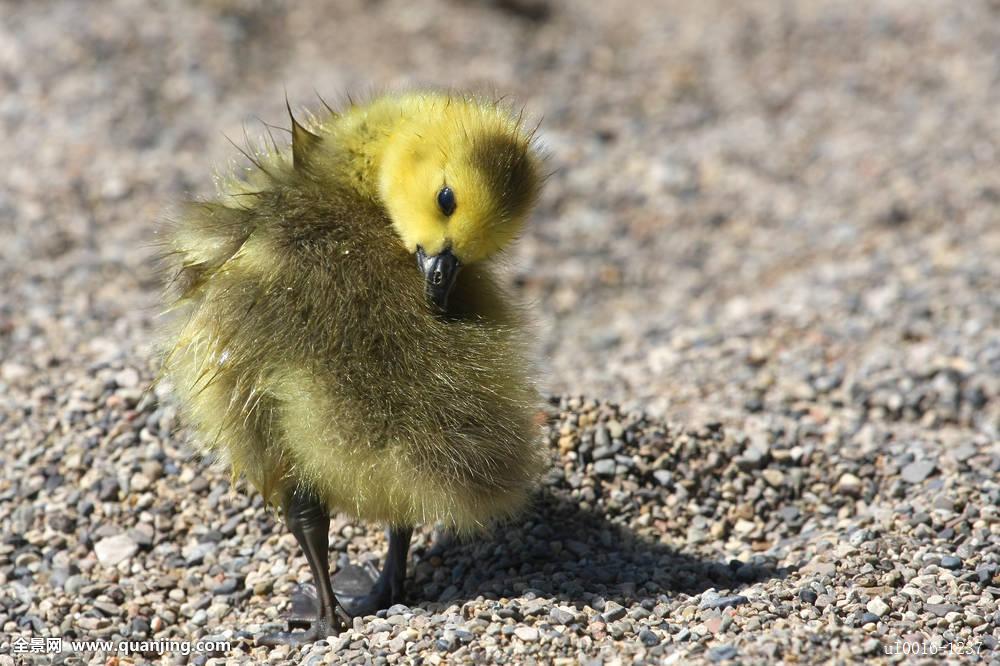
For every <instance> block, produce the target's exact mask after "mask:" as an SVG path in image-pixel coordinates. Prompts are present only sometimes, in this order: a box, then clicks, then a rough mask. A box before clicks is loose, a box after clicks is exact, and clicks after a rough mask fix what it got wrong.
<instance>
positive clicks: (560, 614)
mask: <svg viewBox="0 0 1000 666" xmlns="http://www.w3.org/2000/svg"><path fill="white" fill-rule="evenodd" d="M549 617H550V618H552V621H553V622H555V623H556V624H563V625H569V624H573V623H574V622H576V619H577V616H576V612H575V611H574V610H573V609H571V608H567V607H565V606H556V607H555V608H553V609H552V610H551V611H549Z"/></svg>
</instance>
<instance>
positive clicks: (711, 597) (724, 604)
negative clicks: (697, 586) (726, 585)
mask: <svg viewBox="0 0 1000 666" xmlns="http://www.w3.org/2000/svg"><path fill="white" fill-rule="evenodd" d="M748 601H749V600H748V599H747V598H746V597H745V596H743V595H742V594H733V595H729V596H720V595H719V594H717V593H714V592H712V593H709V592H705V593H704V594H702V597H701V602H700V603H699V604H698V607H699V608H715V609H719V610H721V609H723V608H730V607H733V606H739V605H741V604H745V603H747V602H748Z"/></svg>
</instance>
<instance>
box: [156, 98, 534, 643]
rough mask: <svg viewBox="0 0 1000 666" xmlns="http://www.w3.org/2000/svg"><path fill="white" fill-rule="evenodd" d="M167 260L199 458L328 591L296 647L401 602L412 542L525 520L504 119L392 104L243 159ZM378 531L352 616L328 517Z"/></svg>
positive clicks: (527, 148)
mask: <svg viewBox="0 0 1000 666" xmlns="http://www.w3.org/2000/svg"><path fill="white" fill-rule="evenodd" d="M248 157H250V158H251V160H252V161H253V162H254V168H253V169H250V170H249V171H248V173H247V174H246V175H245V177H244V178H243V179H235V178H227V179H224V180H223V181H222V183H221V187H220V192H219V195H218V197H217V199H216V200H214V201H206V202H199V203H192V204H189V205H187V206H186V208H185V209H184V211H183V213H182V214H181V215H180V217H179V219H178V220H177V222H176V224H175V225H174V226H173V228H172V229H170V231H169V234H168V238H167V240H166V243H167V244H168V246H169V252H168V260H169V263H170V265H171V267H172V269H173V270H172V277H173V280H172V284H173V285H175V292H176V293H175V296H176V298H175V301H174V307H175V308H178V309H180V310H182V311H183V312H184V313H185V315H186V316H185V317H183V318H181V319H180V321H179V322H178V325H177V326H176V328H175V329H173V330H171V331H170V333H169V335H170V344H169V345H168V349H169V351H168V353H167V354H166V356H165V358H164V363H163V370H164V374H165V375H166V376H168V377H170V379H171V380H172V384H173V386H174V390H175V393H176V396H177V398H178V401H179V403H180V405H181V407H182V411H183V415H184V417H185V419H186V421H187V423H188V424H189V426H190V427H191V428H192V430H193V431H194V434H195V439H196V440H197V441H198V442H199V443H200V444H201V445H202V446H203V447H204V448H205V449H206V450H207V451H209V452H211V453H214V454H217V455H218V456H219V457H220V458H222V459H223V460H225V461H228V463H229V464H230V465H231V467H232V470H233V474H234V476H238V475H242V476H244V477H245V478H247V479H248V480H249V481H250V482H251V483H252V484H253V486H254V487H256V488H257V489H258V490H259V491H260V492H261V493H263V495H264V496H265V497H266V499H267V500H268V501H269V502H271V503H273V504H276V505H278V506H280V507H281V508H282V510H283V512H284V515H285V519H286V522H287V524H288V526H289V528H290V530H291V531H292V533H293V534H294V535H295V537H296V539H297V540H298V542H299V544H300V546H301V547H302V549H303V551H304V552H305V555H306V558H307V559H308V562H309V565H310V568H311V571H312V574H313V577H314V579H315V581H316V588H317V591H318V602H319V608H318V613H317V616H316V618H315V619H314V620H313V621H312V623H311V624H310V625H309V627H308V628H307V629H306V630H305V631H303V632H294V633H293V632H288V633H284V632H283V633H278V634H275V635H271V636H267V637H264V638H263V639H262V642H264V643H267V644H275V643H301V642H306V641H313V640H317V639H321V638H323V637H325V636H327V635H328V634H331V633H336V632H337V631H339V630H340V629H341V628H342V627H343V626H344V618H345V617H346V616H347V615H348V614H350V615H359V614H368V613H372V612H374V611H375V610H376V609H378V608H383V607H387V606H389V605H391V604H393V603H397V602H398V601H400V599H401V595H402V589H403V580H404V577H405V571H406V558H407V552H408V549H409V542H410V536H411V532H412V528H413V526H414V525H416V524H419V523H433V522H442V523H444V524H446V525H447V526H449V527H451V528H453V529H455V530H458V531H472V530H476V529H481V528H483V527H484V526H486V525H488V524H489V523H490V521H493V520H495V519H498V518H503V517H507V516H510V515H512V514H513V513H514V512H516V511H517V510H518V509H519V508H520V507H521V506H522V505H523V504H524V503H525V501H526V499H527V497H528V495H529V493H530V491H531V488H532V486H533V484H534V483H535V482H536V480H537V478H538V476H539V473H540V471H541V470H542V469H543V468H544V460H545V456H544V455H543V453H542V450H541V448H540V443H539V431H538V427H537V425H536V424H535V422H534V415H535V414H536V411H537V408H538V405H539V400H538V396H537V393H536V391H535V389H534V387H533V384H532V381H531V376H532V370H531V366H530V362H529V360H528V357H529V354H528V352H527V350H526V345H527V343H528V341H527V339H526V338H527V337H528V336H527V333H526V332H525V328H524V325H523V322H522V316H521V313H520V311H519V309H518V308H517V307H516V306H515V305H513V304H512V301H511V299H510V297H509V296H508V295H507V294H506V293H505V292H504V289H503V288H502V287H501V285H500V284H499V283H498V282H497V280H496V279H495V278H494V276H493V272H492V270H491V266H490V264H491V262H490V259H491V258H493V257H495V256H496V255H497V253H498V252H499V251H501V250H503V249H504V248H505V247H507V246H508V245H509V244H510V243H511V241H512V240H513V239H515V238H516V237H517V235H518V233H519V232H520V231H521V229H522V227H523V225H524V222H525V219H526V217H527V216H528V213H529V212H530V210H531V208H532V206H533V204H534V202H535V200H536V199H537V196H538V194H539V189H540V187H541V182H542V177H541V175H540V167H539V159H538V157H537V155H536V152H535V150H534V149H533V145H532V140H531V137H530V135H529V134H528V133H526V132H525V131H524V130H523V128H522V127H521V125H520V123H519V122H518V120H517V119H516V118H514V117H512V115H511V114H510V113H509V112H508V110H507V109H505V108H504V107H503V106H501V105H499V104H496V103H493V102H489V101H485V100H482V99H479V98H476V97H469V96H464V95H453V94H444V93H411V94H401V95H386V96H382V97H378V98H375V99H373V100H372V101H370V102H369V103H367V104H364V105H352V106H350V107H349V108H348V109H346V110H344V111H343V112H340V113H337V112H333V111H330V113H329V114H328V115H324V116H322V117H319V118H316V119H314V120H313V121H311V122H310V124H309V127H308V128H306V127H303V126H302V125H300V124H299V123H298V122H296V121H295V118H294V117H293V118H292V145H291V148H290V150H280V149H278V148H277V147H276V146H275V147H272V149H270V150H260V151H257V152H256V153H255V154H254V155H248ZM333 511H336V512H344V513H346V514H349V515H351V516H354V517H355V518H357V519H358V520H365V521H372V522H378V523H383V524H386V525H387V526H388V527H389V535H390V538H389V553H388V556H387V558H386V563H385V566H384V568H383V570H382V572H381V575H380V576H379V579H378V580H377V581H376V582H375V584H374V586H373V587H372V590H371V592H370V593H369V594H368V595H367V596H364V597H362V598H360V599H356V600H355V603H353V604H347V608H346V609H345V607H344V605H342V604H341V601H340V600H338V599H337V597H336V595H335V594H334V592H333V588H332V585H331V581H330V574H329V563H328V549H329V545H328V543H329V542H328V536H327V532H328V528H329V515H330V513H331V512H333Z"/></svg>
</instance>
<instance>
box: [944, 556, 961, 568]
mask: <svg viewBox="0 0 1000 666" xmlns="http://www.w3.org/2000/svg"><path fill="white" fill-rule="evenodd" d="M941 568H943V569H951V570H952V571H954V570H955V569H961V568H962V560H960V559H958V558H957V557H955V556H954V555H945V556H944V557H942V558H941Z"/></svg>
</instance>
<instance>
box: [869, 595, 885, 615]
mask: <svg viewBox="0 0 1000 666" xmlns="http://www.w3.org/2000/svg"><path fill="white" fill-rule="evenodd" d="M865 608H867V609H868V612H869V613H872V614H874V615H877V616H878V617H882V616H883V615H885V614H886V613H888V612H889V610H890V609H889V605H888V604H886V603H885V602H884V601H882V599H880V598H879V597H875V598H874V599H872V600H871V601H869V602H868V603H867V604H866V605H865Z"/></svg>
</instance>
